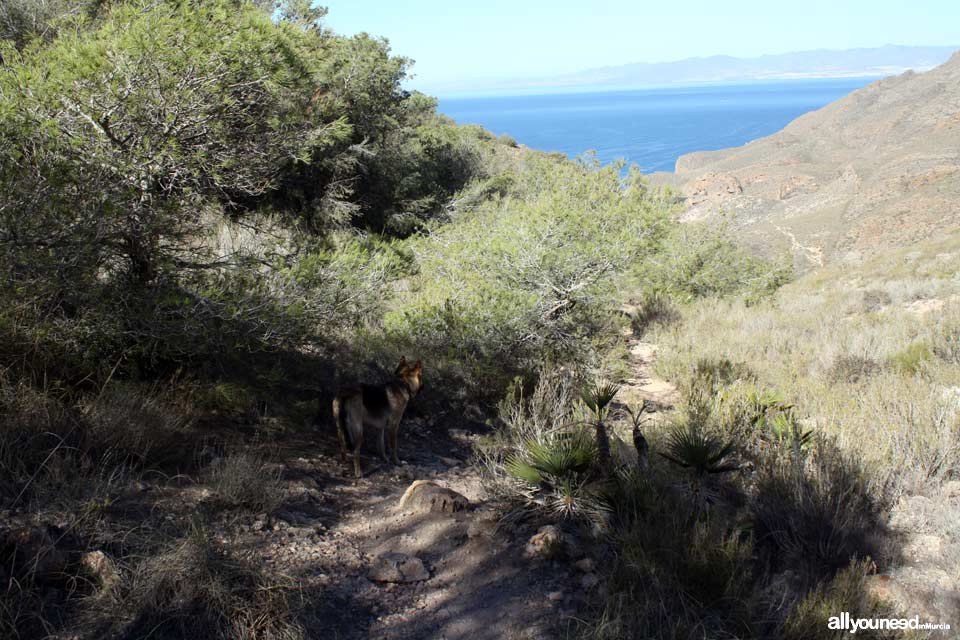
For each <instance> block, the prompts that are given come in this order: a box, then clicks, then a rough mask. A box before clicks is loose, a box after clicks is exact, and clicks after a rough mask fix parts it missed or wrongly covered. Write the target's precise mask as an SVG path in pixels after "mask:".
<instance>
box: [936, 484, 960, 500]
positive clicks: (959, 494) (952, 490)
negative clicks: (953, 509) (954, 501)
mask: <svg viewBox="0 0 960 640" xmlns="http://www.w3.org/2000/svg"><path fill="white" fill-rule="evenodd" d="M940 491H941V494H942V495H943V496H944V497H945V498H960V480H950V481H949V482H945V483H944V484H943V487H942V488H941V490H940Z"/></svg>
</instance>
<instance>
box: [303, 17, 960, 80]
mask: <svg viewBox="0 0 960 640" xmlns="http://www.w3.org/2000/svg"><path fill="white" fill-rule="evenodd" d="M321 4H325V5H326V6H328V7H329V9H330V13H329V14H328V16H327V18H326V24H327V25H328V26H329V27H331V28H332V29H333V30H334V31H336V32H338V33H341V34H344V35H352V34H355V33H359V32H362V31H366V32H367V33H370V34H373V35H378V36H384V37H386V38H387V39H389V41H390V44H391V48H392V50H393V53H394V54H397V55H403V56H407V57H410V58H413V59H414V60H415V61H416V64H415V65H414V67H413V74H414V78H413V79H412V80H411V81H410V82H409V83H408V84H409V85H410V86H411V87H413V88H416V89H420V90H423V91H427V92H440V93H442V90H443V87H444V86H445V85H450V84H455V83H456V84H462V83H463V82H465V81H467V82H469V81H500V80H506V79H519V78H525V77H530V78H534V77H543V76H551V75H557V74H562V73H568V72H572V71H580V70H583V69H589V68H594V67H603V66H610V65H617V64H625V63H629V62H665V61H670V60H680V59H683V58H691V57H700V56H711V55H720V54H722V55H731V56H736V57H752V56H759V55H764V54H776V53H787V52H791V51H803V50H808V49H851V48H855V47H877V46H882V45H884V44H898V45H954V44H957V43H960V0H794V1H790V2H785V1H783V0H726V1H720V0H658V1H657V2H644V1H643V0H593V1H580V2H571V1H568V0H550V1H548V0H485V1H482V2H481V1H477V0H469V1H462V0H393V1H390V0H326V1H325V2H321Z"/></svg>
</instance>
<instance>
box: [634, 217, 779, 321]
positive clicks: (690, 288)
mask: <svg viewBox="0 0 960 640" xmlns="http://www.w3.org/2000/svg"><path fill="white" fill-rule="evenodd" d="M635 274H636V277H637V279H638V280H639V281H640V283H641V284H642V286H644V287H647V288H652V289H654V290H659V291H663V292H666V293H669V294H670V295H671V296H674V297H676V298H678V299H681V300H686V301H689V300H692V299H695V298H700V297H706V296H731V295H737V296H742V297H743V298H744V299H745V300H746V301H747V302H748V303H749V304H753V303H756V302H758V301H759V300H761V299H763V298H765V297H767V296H769V295H770V294H772V293H773V292H775V291H776V290H777V289H779V288H780V287H781V286H783V285H784V284H785V283H786V282H788V281H789V280H790V279H791V277H792V269H791V268H790V267H788V266H786V265H784V264H774V263H770V262H768V261H766V260H763V259H761V258H758V257H756V256H754V255H752V254H750V253H748V252H747V251H746V250H745V249H742V248H741V247H739V246H738V245H737V244H735V243H734V242H733V240H732V239H731V238H730V237H729V235H728V232H727V231H726V229H725V228H724V227H723V226H720V227H718V226H716V225H712V224H711V225H708V224H698V223H694V224H683V225H678V226H676V227H674V228H672V229H671V231H670V233H669V235H668V236H667V237H666V239H665V241H664V246H663V248H662V250H661V251H660V252H657V253H654V254H651V255H649V256H648V257H647V258H646V259H645V260H643V261H640V262H638V264H637V267H636V269H635Z"/></svg>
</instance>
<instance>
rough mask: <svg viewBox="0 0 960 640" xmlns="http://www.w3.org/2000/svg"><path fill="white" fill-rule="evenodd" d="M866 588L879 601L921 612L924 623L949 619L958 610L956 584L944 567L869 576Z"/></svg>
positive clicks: (900, 608)
mask: <svg viewBox="0 0 960 640" xmlns="http://www.w3.org/2000/svg"><path fill="white" fill-rule="evenodd" d="M864 587H865V589H866V592H867V593H868V594H869V595H871V596H873V597H874V598H876V599H877V600H881V601H884V602H888V603H890V604H892V605H894V606H895V607H896V608H897V609H898V610H900V611H909V612H910V613H911V614H913V615H919V616H920V620H921V621H922V622H947V621H950V617H951V616H952V615H954V614H955V612H956V599H957V592H956V590H955V587H956V585H955V584H954V582H953V580H952V579H951V578H950V575H949V574H947V572H945V571H943V570H942V569H929V570H909V569H908V570H905V571H904V570H901V571H899V572H898V573H896V574H894V575H877V576H868V577H867V579H866V581H865V582H864Z"/></svg>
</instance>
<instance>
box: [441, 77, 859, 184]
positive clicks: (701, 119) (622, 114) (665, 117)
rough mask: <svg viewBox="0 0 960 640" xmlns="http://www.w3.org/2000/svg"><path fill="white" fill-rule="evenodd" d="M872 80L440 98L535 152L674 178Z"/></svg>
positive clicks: (469, 119)
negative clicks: (691, 156) (691, 161)
mask: <svg viewBox="0 0 960 640" xmlns="http://www.w3.org/2000/svg"><path fill="white" fill-rule="evenodd" d="M874 79H875V78H842V79H835V78H831V79H816V80H783V81H777V82H755V83H749V84H726V85H720V84H713V85H702V86H686V87H666V88H656V89H638V90H631V91H609V92H598V93H568V94H551V95H523V96H492V97H475V98H462V97H458V98H441V100H440V111H441V112H442V113H445V114H446V115H448V116H450V117H451V118H453V119H454V120H456V121H457V122H458V123H460V124H480V125H483V126H484V127H486V128H487V129H489V130H491V131H493V132H494V133H497V134H503V133H506V134H509V135H510V136H513V137H514V138H515V139H516V140H517V142H520V143H522V144H525V145H528V146H530V147H533V148H535V149H541V150H544V151H560V152H563V153H565V154H567V155H569V156H571V157H573V156H577V155H579V154H581V153H583V152H585V151H587V150H589V149H592V150H594V151H596V153H597V157H598V158H599V160H600V161H601V162H603V163H608V162H611V161H613V160H616V159H619V158H623V159H625V160H627V161H628V162H631V163H635V164H637V165H639V166H640V169H641V170H642V171H643V172H644V173H650V172H653V171H673V167H674V163H675V162H676V160H677V158H678V157H679V156H681V155H683V154H685V153H689V152H691V151H703V150H712V149H723V148H725V147H735V146H740V145H742V144H745V143H746V142H749V141H750V140H754V139H756V138H761V137H763V136H766V135H770V134H771V133H775V132H777V131H779V130H780V129H782V128H783V127H784V126H786V125H787V123H789V122H790V121H791V120H793V119H794V118H796V117H798V116H800V115H802V114H804V113H807V112H808V111H812V110H814V109H818V108H820V107H822V106H824V105H826V104H828V103H830V102H833V101H834V100H836V99H838V98H840V97H842V96H844V95H846V94H848V93H850V92H851V91H853V90H855V89H859V88H860V87H862V86H864V85H866V84H868V83H869V82H871V81H873V80H874Z"/></svg>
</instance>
